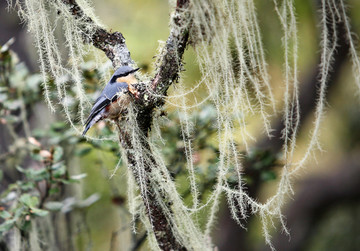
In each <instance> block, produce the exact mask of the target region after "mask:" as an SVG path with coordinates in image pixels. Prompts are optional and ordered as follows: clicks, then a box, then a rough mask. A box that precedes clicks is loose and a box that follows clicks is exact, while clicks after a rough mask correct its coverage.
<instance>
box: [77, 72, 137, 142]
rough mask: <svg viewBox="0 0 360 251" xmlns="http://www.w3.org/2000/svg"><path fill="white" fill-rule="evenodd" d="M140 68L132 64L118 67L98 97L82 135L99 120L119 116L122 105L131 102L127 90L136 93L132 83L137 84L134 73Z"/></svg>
mask: <svg viewBox="0 0 360 251" xmlns="http://www.w3.org/2000/svg"><path fill="white" fill-rule="evenodd" d="M137 70H139V68H137V69H133V68H131V67H130V66H122V67H120V68H118V69H117V70H116V71H115V73H114V74H113V75H112V77H111V79H110V81H109V83H107V85H106V86H105V87H104V89H103V91H102V92H101V94H100V96H99V97H98V98H97V99H96V101H95V103H94V106H93V108H92V109H91V111H90V115H89V117H88V119H87V120H86V122H85V130H84V132H83V134H82V135H85V134H86V132H87V131H88V130H89V129H90V128H91V127H92V126H93V125H94V124H95V123H97V122H98V121H99V120H102V119H105V118H112V119H115V118H117V117H118V116H119V115H120V114H119V113H121V111H122V110H123V109H122V108H123V107H122V106H124V105H126V104H127V103H128V102H129V96H128V95H126V92H127V91H130V92H132V93H133V94H134V91H135V90H134V89H133V87H132V84H135V83H136V82H137V81H136V78H135V77H134V75H133V73H134V72H136V71H137Z"/></svg>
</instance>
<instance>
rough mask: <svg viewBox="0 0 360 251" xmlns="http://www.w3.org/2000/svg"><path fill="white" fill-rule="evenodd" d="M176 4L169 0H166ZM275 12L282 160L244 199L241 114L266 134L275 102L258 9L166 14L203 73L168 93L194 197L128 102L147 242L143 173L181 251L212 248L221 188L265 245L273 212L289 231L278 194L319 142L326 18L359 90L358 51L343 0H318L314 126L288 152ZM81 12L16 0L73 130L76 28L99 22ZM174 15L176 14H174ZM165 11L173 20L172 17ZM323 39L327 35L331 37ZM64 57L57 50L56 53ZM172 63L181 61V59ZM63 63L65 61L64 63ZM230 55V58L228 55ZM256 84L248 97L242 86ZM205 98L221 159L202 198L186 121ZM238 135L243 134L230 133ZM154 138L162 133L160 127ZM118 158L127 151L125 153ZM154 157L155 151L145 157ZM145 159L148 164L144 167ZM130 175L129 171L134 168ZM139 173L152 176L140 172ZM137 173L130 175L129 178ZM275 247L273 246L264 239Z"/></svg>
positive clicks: (294, 51)
mask: <svg viewBox="0 0 360 251" xmlns="http://www.w3.org/2000/svg"><path fill="white" fill-rule="evenodd" d="M169 2H170V4H171V5H172V6H175V1H173V0H172V1H169ZM273 2H274V5H275V11H276V13H277V14H278V16H279V20H280V24H281V27H282V29H283V34H284V35H283V49H284V70H283V71H284V86H285V88H284V93H283V100H284V101H283V103H284V105H283V112H284V116H283V120H284V127H285V129H284V131H283V138H284V145H283V160H284V163H285V164H284V166H283V168H282V173H281V177H280V181H279V185H278V189H277V192H276V194H275V195H274V196H273V197H271V198H269V199H268V200H267V201H266V202H265V203H260V202H258V201H257V200H256V199H254V198H251V197H250V196H249V195H248V194H247V192H246V191H245V190H244V188H243V180H242V171H243V167H242V164H241V159H242V158H243V155H242V154H241V153H240V152H239V146H240V147H242V148H244V149H246V150H248V149H249V145H250V143H252V141H253V140H254V138H255V137H254V136H253V135H251V134H250V132H249V131H248V130H247V125H246V123H247V121H246V119H247V117H249V116H252V115H256V116H258V117H259V118H261V123H262V124H263V128H264V131H265V132H266V134H267V135H269V136H270V135H271V128H270V115H271V114H272V113H274V112H275V101H274V97H273V94H272V90H271V86H270V80H269V75H268V72H267V63H266V60H265V49H264V47H263V44H262V39H261V33H262V31H261V30H260V28H259V24H258V20H257V12H256V8H255V6H254V2H253V1H252V0H243V1H237V0H208V1H204V0H193V1H191V3H190V7H189V8H188V9H184V12H182V14H181V15H182V17H185V20H183V23H182V24H181V25H180V26H179V24H175V23H173V22H172V23H171V30H172V32H174V33H177V34H179V33H181V32H184V31H188V32H189V36H190V44H191V45H192V46H194V48H195V51H196V53H197V58H198V63H199V66H200V69H201V73H202V79H201V81H200V82H199V83H198V84H197V85H195V86H194V87H193V88H191V89H190V90H188V91H186V90H185V87H183V85H182V83H181V81H180V83H179V84H178V88H177V90H178V93H175V94H174V95H173V96H169V97H167V100H168V103H169V104H171V105H173V106H175V107H177V108H178V110H179V111H181V114H183V115H182V116H181V117H180V120H181V128H182V137H183V139H184V146H185V153H186V159H187V169H188V177H189V184H190V187H191V189H190V190H191V194H192V206H191V207H188V206H186V204H185V203H184V201H183V200H182V198H181V197H180V195H179V194H178V192H177V189H176V186H175V182H174V181H173V180H172V178H171V177H170V174H169V171H168V170H167V168H166V165H165V163H164V159H163V157H162V155H161V154H160V150H159V148H158V147H157V146H156V144H155V143H154V141H155V140H154V137H156V138H158V137H159V131H160V130H159V127H160V126H159V124H158V123H159V122H158V120H156V119H155V121H154V122H153V123H154V125H153V127H154V128H155V129H156V130H155V131H156V132H158V134H154V135H153V137H152V138H150V139H148V138H146V137H145V135H143V132H142V131H141V130H140V129H139V126H138V124H137V122H136V121H137V120H136V118H135V115H134V114H135V112H134V110H133V109H134V108H133V106H132V105H130V108H129V111H128V114H127V120H126V121H125V122H123V123H125V124H124V130H127V132H128V133H129V135H130V136H131V143H132V145H133V149H131V151H132V152H129V149H126V148H123V149H122V151H123V154H122V156H126V155H127V154H133V155H134V157H135V159H136V160H137V163H138V164H137V165H136V166H129V169H131V170H133V171H132V172H129V174H128V175H129V176H128V201H129V210H130V212H131V214H132V215H133V217H134V219H135V217H136V216H137V215H140V219H141V220H142V222H143V223H144V226H145V227H146V229H147V231H148V233H149V235H150V238H149V240H150V246H151V248H152V249H159V247H158V246H157V242H156V239H155V236H154V233H153V225H152V222H151V220H149V218H148V217H147V214H146V209H147V210H150V209H149V204H150V203H149V201H147V200H146V198H145V200H143V199H144V198H141V196H140V195H139V192H140V193H141V194H145V195H146V194H147V191H146V189H147V187H148V184H147V183H146V182H147V180H149V179H150V180H151V188H152V189H153V190H154V192H155V194H154V196H155V198H156V200H157V203H159V205H160V207H161V208H162V209H163V211H164V213H165V215H166V218H167V220H168V222H170V223H171V230H172V232H173V235H174V236H175V238H176V239H177V241H178V242H179V243H181V244H182V245H183V246H184V247H186V248H188V249H189V250H210V249H211V248H212V243H211V239H210V234H211V230H212V228H213V226H214V222H215V220H216V214H217V211H218V208H219V203H220V201H221V197H222V196H223V195H225V196H226V199H227V202H228V205H229V208H230V212H231V214H232V217H233V218H234V220H236V221H237V222H238V223H239V225H241V224H242V222H241V221H242V220H243V219H246V218H247V217H248V215H249V213H252V214H257V215H258V216H259V217H260V218H261V222H262V226H263V234H264V236H265V239H266V242H267V243H268V244H269V245H270V247H272V245H271V238H270V228H271V227H272V226H274V219H279V220H280V221H281V224H282V228H283V230H285V232H286V233H288V231H287V229H286V226H285V221H284V219H283V215H282V213H281V207H282V206H283V204H284V203H285V199H286V198H287V197H288V195H289V194H291V193H292V192H293V191H292V186H291V182H292V180H293V178H294V176H295V175H296V174H297V172H298V170H299V169H300V168H302V167H304V165H305V164H306V163H307V161H308V160H309V159H310V157H311V155H312V154H313V152H314V150H315V149H317V148H320V147H319V133H320V125H321V121H322V118H323V116H324V110H325V103H326V102H325V93H326V84H327V80H328V77H329V71H330V66H331V62H332V60H333V57H334V52H335V50H336V41H337V40H338V39H339V34H337V33H336V32H332V33H329V30H328V26H329V24H330V26H333V31H336V28H335V26H336V25H337V23H338V22H344V24H345V28H346V37H347V39H348V42H349V45H350V55H351V57H352V61H353V65H354V67H353V69H354V75H355V78H356V83H357V85H358V87H359V89H360V60H359V57H358V55H357V52H356V49H355V42H354V41H353V39H352V35H351V31H350V24H349V20H348V18H347V16H346V11H345V5H344V2H343V0H340V1H335V0H322V1H321V10H320V15H321V65H320V67H321V70H320V75H319V79H320V88H319V98H318V100H317V107H316V114H315V119H314V127H313V130H312V133H311V134H310V140H309V145H308V148H307V151H306V153H305V155H304V156H303V158H302V159H301V161H300V162H298V163H294V162H293V156H294V152H295V147H296V145H297V142H296V137H297V131H298V126H299V120H300V112H299V96H298V92H299V91H298V90H299V87H298V76H297V75H298V74H297V73H298V67H297V61H298V38H297V24H296V15H295V8H294V2H293V1H292V0H283V1H279V0H273ZM77 4H78V5H79V6H80V7H81V8H82V10H83V11H84V12H85V13H86V15H87V16H89V17H91V18H92V20H93V21H94V23H88V22H86V20H83V19H81V18H77V19H76V18H74V16H73V15H72V14H71V13H70V11H69V8H68V6H67V5H65V4H64V3H63V2H62V1H60V0H55V1H45V0H23V1H20V0H18V1H16V5H17V7H18V8H19V14H20V16H21V17H22V18H23V19H24V21H26V22H27V24H28V29H29V31H30V32H31V33H32V34H33V35H34V39H35V45H36V47H37V49H38V53H39V58H40V60H39V64H40V68H41V71H42V74H43V78H44V90H45V97H46V100H47V103H48V104H49V106H50V108H51V109H52V110H53V109H54V106H53V102H54V101H53V100H51V99H50V96H51V95H50V93H49V86H48V80H49V79H48V74H50V76H51V78H53V79H54V82H55V84H56V89H57V98H58V102H59V103H60V104H61V105H62V106H63V109H64V112H65V114H66V117H67V119H68V121H69V123H70V124H71V125H72V126H73V127H74V128H75V129H76V130H77V131H78V132H79V134H80V133H81V132H80V130H78V129H77V126H76V125H75V124H74V122H73V119H72V116H70V111H69V108H68V105H67V104H66V103H65V100H66V97H67V95H68V94H67V86H65V84H66V83H67V82H68V80H70V81H73V82H74V86H73V87H72V89H73V90H74V92H75V93H76V95H77V98H78V100H79V107H80V108H79V114H78V116H79V117H80V121H81V122H83V121H84V111H85V108H89V107H90V103H89V102H88V100H87V98H86V96H85V94H84V88H83V85H82V77H81V74H80V70H79V69H80V64H81V63H82V62H83V57H84V55H86V54H87V53H88V52H89V49H90V48H89V47H88V46H86V45H83V41H84V36H83V35H82V34H83V32H82V31H81V30H82V29H83V28H84V27H86V30H87V32H88V33H87V36H88V37H87V38H85V40H86V39H91V37H92V34H93V32H94V29H95V25H96V26H101V25H99V23H98V21H96V17H95V15H94V14H93V10H92V8H91V7H90V5H89V3H88V2H87V1H85V0H81V1H80V0H77ZM178 15H179V14H178ZM170 20H174V18H171V19H170ZM59 25H60V26H61V27H62V29H63V31H64V36H65V40H66V46H67V48H68V53H69V54H68V56H67V57H63V56H62V55H61V54H60V49H59V45H58V42H57V39H56V38H55V34H54V29H55V27H56V26H59ZM330 41H331V42H330ZM162 46H164V47H163V48H162V49H160V50H159V55H158V57H159V58H161V56H163V55H164V54H165V53H166V51H165V49H164V48H165V45H162ZM64 58H65V59H64ZM176 60H177V61H176V62H174V63H176V64H179V63H180V62H179V59H176ZM64 62H66V63H64ZM234 62H236V63H235V64H234ZM203 85H206V89H207V91H208V93H207V94H208V95H207V97H206V98H204V99H203V100H202V101H200V102H197V103H195V104H193V105H188V104H187V97H188V96H189V95H192V93H194V92H196V91H197V90H198V89H199V87H200V86H203ZM249 85H250V86H251V89H252V90H253V91H254V93H255V95H254V97H255V98H252V97H251V96H252V93H250V91H249V88H248V86H249ZM207 101H211V102H212V103H213V105H214V107H215V108H216V109H215V111H216V116H217V123H216V126H217V128H218V144H219V147H218V148H219V150H220V151H219V160H218V170H217V181H216V185H215V186H214V187H213V189H212V193H211V194H210V195H209V196H208V197H207V201H205V202H201V201H200V199H199V189H198V182H199V181H198V180H197V179H196V175H195V171H194V159H193V147H194V146H193V143H192V140H191V138H192V128H193V126H192V125H191V123H190V120H189V115H188V114H189V110H191V109H195V108H198V107H199V106H200V105H201V104H203V103H204V102H207ZM237 134H239V135H240V137H237V138H240V139H241V140H240V141H239V140H236V136H237ZM160 137H161V136H160ZM142 141H146V142H148V144H149V145H150V148H151V152H150V151H149V149H146V148H144V147H143V144H142V143H141V142H142ZM124 159H126V158H124ZM153 160H156V161H155V162H153ZM149 166H150V167H151V169H152V172H151V173H147V172H146V170H145V169H146V168H147V167H149ZM232 169H234V170H235V171H236V177H235V178H236V181H237V186H236V188H234V187H231V186H230V185H229V184H228V181H227V177H228V175H229V174H230V171H231V170H232ZM133 174H135V176H136V177H133ZM147 175H151V177H148V176H147ZM135 180H136V181H135ZM205 208H207V209H209V212H210V213H209V215H208V216H207V223H206V226H205V227H204V229H201V227H200V226H199V225H198V223H197V218H198V216H199V215H200V214H202V213H203V212H204V211H203V210H204V209H205ZM272 248H273V247H272Z"/></svg>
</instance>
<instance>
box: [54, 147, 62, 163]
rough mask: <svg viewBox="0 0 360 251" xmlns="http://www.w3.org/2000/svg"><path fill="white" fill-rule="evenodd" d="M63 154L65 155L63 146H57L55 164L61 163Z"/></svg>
mask: <svg viewBox="0 0 360 251" xmlns="http://www.w3.org/2000/svg"><path fill="white" fill-rule="evenodd" d="M63 154H64V150H63V148H62V147H61V146H56V147H55V149H54V154H53V158H54V162H58V161H60V160H61V158H62V156H63Z"/></svg>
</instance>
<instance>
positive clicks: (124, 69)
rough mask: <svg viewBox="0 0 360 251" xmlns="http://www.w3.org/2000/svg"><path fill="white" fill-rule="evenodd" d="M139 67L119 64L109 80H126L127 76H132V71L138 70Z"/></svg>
mask: <svg viewBox="0 0 360 251" xmlns="http://www.w3.org/2000/svg"><path fill="white" fill-rule="evenodd" d="M139 69H140V68H136V69H134V68H132V67H130V66H127V65H125V66H121V67H119V68H118V69H117V70H116V71H115V72H114V74H113V76H112V78H111V81H110V82H112V83H114V82H128V79H129V78H134V76H133V74H134V72H136V71H138V70H139Z"/></svg>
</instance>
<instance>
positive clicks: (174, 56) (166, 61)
mask: <svg viewBox="0 0 360 251" xmlns="http://www.w3.org/2000/svg"><path fill="white" fill-rule="evenodd" d="M188 7H189V1H188V0H178V1H177V8H176V12H175V14H174V20H173V22H174V25H175V26H174V28H173V29H172V30H171V33H170V36H169V38H168V40H167V41H166V46H165V54H164V56H163V57H162V58H161V62H160V66H159V68H158V72H157V73H156V75H155V77H154V79H153V80H152V83H151V86H152V88H153V90H155V91H156V93H158V94H160V95H165V94H166V91H167V90H168V89H169V87H170V85H171V84H172V83H173V82H174V81H176V80H177V78H178V77H179V73H180V71H181V67H182V64H181V60H182V56H183V54H184V51H185V48H186V45H187V42H188V39H189V28H190V27H189V25H188V24H189V23H191V22H190V20H189V17H188V16H187V14H188V13H187V12H186V9H187V8H188Z"/></svg>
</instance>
